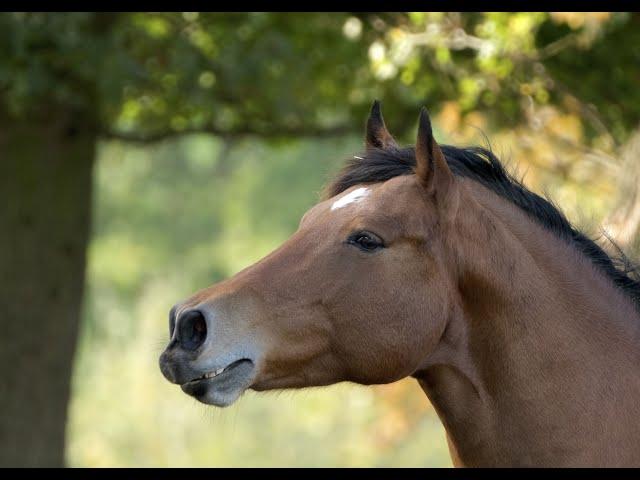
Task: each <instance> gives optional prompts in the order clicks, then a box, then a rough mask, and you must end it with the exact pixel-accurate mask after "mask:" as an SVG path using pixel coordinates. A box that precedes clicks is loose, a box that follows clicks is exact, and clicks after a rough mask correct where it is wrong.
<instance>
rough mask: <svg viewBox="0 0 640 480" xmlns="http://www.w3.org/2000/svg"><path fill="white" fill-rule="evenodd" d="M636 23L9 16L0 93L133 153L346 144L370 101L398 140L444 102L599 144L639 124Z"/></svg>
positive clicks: (456, 17)
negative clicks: (285, 140)
mask: <svg viewBox="0 0 640 480" xmlns="http://www.w3.org/2000/svg"><path fill="white" fill-rule="evenodd" d="M639 24H640V16H638V15H637V14H629V13H592V14H581V13H561V12H560V13H527V12H524V13H516V14H513V13H463V14H460V13H410V14H399V13H398V14H389V13H367V14H364V13H354V14H349V13H343V14H308V13H293V14H281V13H279V14H275V13H205V14H199V13H195V12H192V13H182V14H179V13H130V14H129V13H128V14H117V13H69V14H48V13H6V14H3V15H2V16H0V26H1V27H2V29H1V31H0V32H1V33H0V35H2V42H0V53H1V54H2V61H0V91H1V92H2V107H3V110H5V111H6V112H7V113H9V114H11V115H16V116H27V117H28V116H30V115H37V114H38V113H39V112H40V113H41V112H43V111H44V110H46V109H47V108H50V106H51V105H52V104H55V105H64V106H65V107H66V108H71V109H74V110H77V111H84V112H86V114H87V116H88V117H89V118H91V117H93V118H94V120H95V122H96V124H95V128H96V133H100V134H103V135H106V136H116V137H122V138H130V139H134V140H135V139H139V140H155V139H159V138H163V137H165V136H167V135H170V134H171V133H176V132H178V133H179V132H186V131H194V130H197V131H207V132H211V133H214V134H219V135H229V136H234V135H242V134H247V133H255V134H258V135H261V136H287V135H307V134H308V135H314V134H317V135H327V134H332V133H340V132H345V131H353V130H354V129H358V128H359V127H360V125H361V123H362V119H363V116H364V115H365V114H366V110H367V109H368V107H369V105H370V103H371V100H372V99H373V98H381V99H384V102H385V109H386V111H388V112H389V113H388V115H389V116H390V117H391V116H392V117H393V118H394V119H396V120H395V121H396V123H397V128H398V129H399V132H401V133H402V132H405V131H407V130H410V129H412V128H413V125H414V122H415V117H416V109H417V106H418V105H422V104H424V105H427V106H430V107H431V108H433V109H435V110H438V109H439V107H440V106H441V105H442V104H443V102H446V101H456V102H459V105H460V108H461V110H462V113H463V114H464V113H469V112H472V111H474V110H482V112H483V113H484V114H485V115H488V116H489V117H490V119H491V120H492V121H493V122H494V123H495V124H496V125H498V126H513V125H514V124H515V123H517V122H524V121H527V120H530V119H531V117H532V112H533V111H534V110H535V109H536V108H540V107H542V106H544V105H554V106H556V107H557V108H559V109H562V110H564V111H567V112H571V113H576V114H577V115H578V117H579V119H580V121H581V123H582V124H583V127H584V128H585V131H586V133H587V137H588V138H589V139H591V140H592V141H594V142H596V141H597V142H600V143H603V142H604V144H605V145H611V143H612V142H613V144H617V143H620V142H623V141H624V140H625V139H626V138H627V136H628V135H629V132H630V130H632V129H633V128H635V127H636V119H637V118H638V114H639V113H640V98H638V97H640V92H639V91H638V89H637V88H635V87H636V85H635V83H636V80H637V78H638V75H639V74H640V47H639V46H638V45H640V42H639V41H638V40H640V38H639V36H640V29H639V28H638V26H639ZM604 72H606V74H603V73H604Z"/></svg>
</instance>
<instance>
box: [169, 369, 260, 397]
mask: <svg viewBox="0 0 640 480" xmlns="http://www.w3.org/2000/svg"><path fill="white" fill-rule="evenodd" d="M253 371H254V363H253V361H252V360H250V359H248V358H241V359H239V360H236V361H235V362H232V363H230V364H229V365H227V366H226V367H221V368H218V369H217V370H213V371H209V372H205V373H203V374H202V375H201V376H199V377H197V378H194V379H191V380H189V381H188V382H185V383H183V384H182V385H181V386H180V388H182V391H183V392H184V393H186V394H187V395H191V396H192V397H194V398H195V399H196V400H198V401H200V402H202V403H206V404H208V405H215V406H218V407H226V406H227V405H231V403H233V402H234V401H235V400H236V399H237V398H238V397H239V396H240V395H241V394H242V393H243V392H244V391H245V390H246V389H247V388H248V387H249V386H250V385H251V382H252V381H253Z"/></svg>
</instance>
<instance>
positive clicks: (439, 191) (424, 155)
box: [415, 107, 457, 213]
mask: <svg viewBox="0 0 640 480" xmlns="http://www.w3.org/2000/svg"><path fill="white" fill-rule="evenodd" d="M415 172H416V175H417V177H418V180H419V181H420V183H421V184H422V186H424V187H425V189H426V191H427V193H428V194H430V195H434V196H435V197H436V202H437V203H438V206H439V207H440V206H445V207H446V208H448V209H449V210H451V211H452V213H454V212H455V209H456V208H457V190H456V188H455V185H454V176H453V172H451V169H450V168H449V165H448V164H447V160H446V159H445V158H444V154H443V153H442V150H441V149H440V146H439V145H438V143H437V142H436V140H435V138H433V129H432V128H431V119H430V118H429V113H428V112H427V109H426V108H424V107H422V110H421V111H420V120H419V123H418V139H417V141H416V169H415Z"/></svg>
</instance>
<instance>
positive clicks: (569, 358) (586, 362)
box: [414, 186, 640, 465]
mask: <svg viewBox="0 0 640 480" xmlns="http://www.w3.org/2000/svg"><path fill="white" fill-rule="evenodd" d="M467 188H468V189H469V193H470V194H471V195H472V197H473V201H474V202H475V203H477V205H476V207H477V208H476V210H477V212H474V215H473V217H471V216H467V217H466V219H467V220H464V219H463V220H460V221H461V222H465V221H466V222H467V224H465V225H458V229H462V231H465V239H462V240H460V246H459V247H458V250H457V251H458V252H462V251H464V252H465V253H464V254H462V253H459V254H458V255H457V257H458V258H457V264H458V266H459V271H458V291H457V293H456V295H457V297H458V298H457V301H456V302H454V303H455V304H456V305H457V307H456V308H454V311H453V313H452V316H451V318H450V319H449V323H448V326H447V328H446V330H445V333H444V335H443V337H442V339H441V342H440V344H439V346H438V348H437V349H436V351H434V352H433V353H432V354H431V355H429V357H428V358H427V359H426V361H425V364H424V365H423V367H422V368H421V369H420V370H419V371H418V372H417V373H416V374H415V375H414V376H415V377H416V378H417V379H418V380H419V382H420V384H421V386H422V387H423V389H424V390H425V392H426V393H427V395H428V396H429V398H430V399H431V401H432V403H433V405H434V407H435V408H436V411H437V412H438V414H439V415H440V417H441V419H442V421H443V423H444V425H445V428H446V430H447V433H448V437H449V442H450V447H451V450H452V455H453V457H454V462H455V463H458V464H464V465H528V464H534V465H540V464H547V465H558V464H566V463H569V464H585V463H590V462H593V463H596V464H597V463H598V462H599V461H600V463H602V462H604V463H607V462H609V461H611V460H612V458H613V459H614V460H613V461H614V463H616V462H622V463H624V462H625V461H627V460H628V455H629V454H628V453H627V452H625V451H624V449H621V450H618V452H617V453H611V452H610V449H611V448H612V447H613V446H615V445H616V444H618V445H619V442H620V441H623V442H624V441H625V440H628V441H633V442H638V441H640V438H638V437H637V435H638V433H637V432H638V431H640V429H639V428H637V427H638V418H640V417H639V415H638V414H639V413H640V412H639V411H638V407H637V406H636V403H637V402H636V399H637V398H638V395H640V376H639V375H638V372H639V371H640V369H638V367H637V366H638V365H639V362H640V351H639V348H638V345H640V328H639V327H640V318H639V317H638V314H637V311H636V310H635V309H634V307H633V305H632V303H631V301H630V300H629V299H628V298H627V297H626V296H625V295H624V294H622V293H621V292H620V291H619V290H618V289H617V287H615V286H614V285H613V283H612V282H611V280H609V279H608V278H606V277H605V276H604V274H602V273H601V272H599V271H598V270H597V269H596V267H595V266H594V265H593V264H592V262H591V261H590V260H589V259H588V258H586V257H585V256H584V255H583V254H582V253H580V252H578V251H577V250H576V249H575V247H573V246H572V245H569V244H568V243H567V242H565V241H564V240H562V239H560V238H558V237H557V236H556V235H555V234H553V233H552V232H549V231H548V230H546V229H545V228H544V227H543V226H541V225H539V224H538V223H536V222H535V221H534V220H532V219H530V218H528V217H527V216H526V215H525V213H524V212H522V211H521V210H520V209H518V208H517V207H516V206H514V205H512V204H511V203H509V202H507V201H506V200H504V199H502V198H500V197H498V196H497V195H495V194H493V193H492V192H489V191H488V190H485V189H484V188H483V187H480V186H468V187H467ZM469 232H472V233H469ZM629 412H633V415H635V418H634V417H633V415H629ZM621 417H625V419H626V420H625V419H622V418H621ZM614 422H615V423H614ZM625 423H626V425H633V426H635V427H636V428H634V429H630V428H628V427H626V426H625ZM611 425H614V426H611ZM593 438H598V441H597V442H594V441H593ZM584 442H591V443H587V444H585V443H584ZM607 442H609V444H607ZM616 442H618V443H616ZM594 444H597V445H598V447H597V448H595V447H594V446H593V445H594ZM635 444H637V443H635ZM590 449H593V450H590ZM635 450H637V449H635ZM625 455H627V456H625ZM633 455H636V456H638V455H637V454H633ZM634 460H636V461H640V458H635V459H634Z"/></svg>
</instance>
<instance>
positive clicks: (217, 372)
mask: <svg viewBox="0 0 640 480" xmlns="http://www.w3.org/2000/svg"><path fill="white" fill-rule="evenodd" d="M224 369H225V367H222V368H219V369H217V370H216V371H215V372H209V373H205V374H204V375H202V377H200V378H213V377H216V376H218V375H220V374H221V373H222V372H224Z"/></svg>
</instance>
